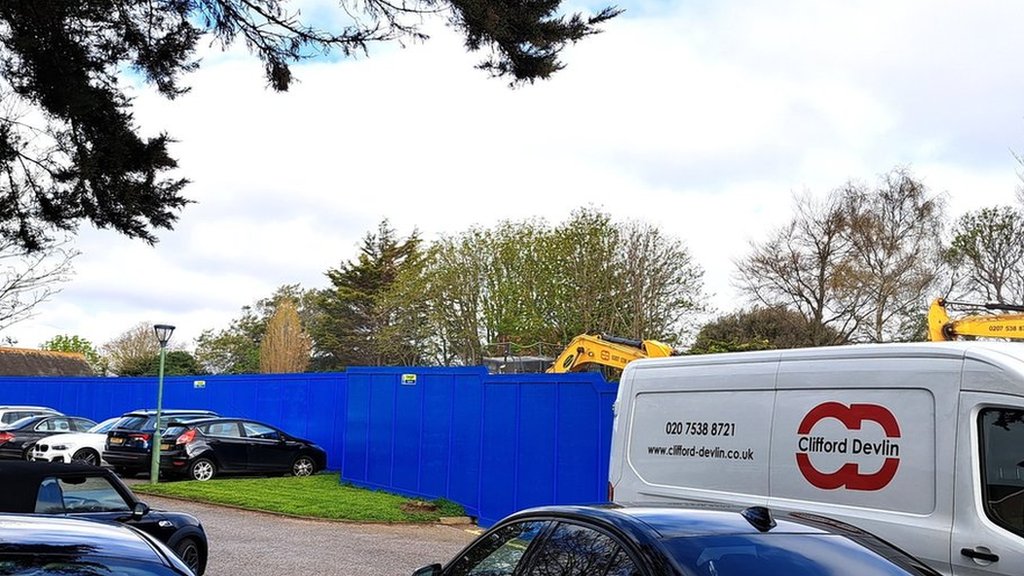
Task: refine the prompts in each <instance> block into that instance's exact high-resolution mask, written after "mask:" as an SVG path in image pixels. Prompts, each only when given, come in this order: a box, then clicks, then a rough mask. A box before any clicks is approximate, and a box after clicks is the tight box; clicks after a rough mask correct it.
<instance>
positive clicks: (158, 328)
mask: <svg viewBox="0 0 1024 576" xmlns="http://www.w3.org/2000/svg"><path fill="white" fill-rule="evenodd" d="M153 331H154V332H156V339H157V340H158V341H159V342H160V347H161V348H166V347H167V343H168V342H170V341H171V333H172V332H174V326H171V325H170V324H154V325H153Z"/></svg>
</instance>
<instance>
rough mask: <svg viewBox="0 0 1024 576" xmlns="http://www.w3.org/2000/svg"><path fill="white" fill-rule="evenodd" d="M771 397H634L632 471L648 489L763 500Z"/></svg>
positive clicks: (687, 394) (717, 394)
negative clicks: (706, 490)
mask: <svg viewBox="0 0 1024 576" xmlns="http://www.w3.org/2000/svg"><path fill="white" fill-rule="evenodd" d="M774 396H775V393H774V392H772V391H771V390H756V391H747V392H743V393H742V394H739V393H736V392H734V391H721V392H660V393H643V394H638V395H637V396H636V397H635V398H634V401H633V408H634V410H635V412H634V414H635V415H639V416H636V417H634V418H633V434H632V435H631V436H630V444H629V462H630V466H632V467H633V469H634V471H635V474H636V476H637V478H639V479H640V480H641V481H642V482H643V483H644V484H646V485H648V486H651V487H659V488H662V489H670V488H672V487H676V486H679V485H680V484H682V485H685V486H694V487H708V488H711V489H713V490H714V491H716V492H731V493H740V494H762V495H763V494H767V493H768V469H769V463H768V457H769V452H768V439H769V438H770V437H771V417H770V407H771V405H772V401H773V398H774Z"/></svg>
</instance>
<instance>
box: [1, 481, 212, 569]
mask: <svg viewBox="0 0 1024 576" xmlns="http://www.w3.org/2000/svg"><path fill="white" fill-rule="evenodd" d="M0 486H2V487H3V490H0V513H21V514H47V515H63V516H68V517H71V518H88V519H92V520H104V521H108V522H118V523H121V524H126V525H128V526H131V527H133V528H137V529H139V530H141V531H143V532H146V533H147V534H149V535H151V536H153V537H154V538H156V539H157V540H159V541H161V542H163V543H164V544H166V545H167V547H168V548H170V549H171V550H173V551H174V552H175V553H176V554H177V555H178V557H180V558H181V560H182V561H183V562H184V563H185V564H186V565H188V566H189V568H190V569H191V570H192V571H193V572H195V573H196V574H202V573H203V571H204V570H205V569H206V559H207V553H208V546H207V540H206V531H205V530H204V529H203V525H202V524H201V523H200V522H199V520H197V519H196V518H195V517H194V516H192V515H189V514H183V513H180V512H165V511H161V510H152V509H150V508H149V506H147V505H146V504H144V503H143V502H141V501H139V499H138V498H136V497H135V494H133V493H132V491H131V489H129V488H128V486H126V485H125V484H124V482H122V481H121V479H120V478H118V477H117V475H116V474H114V473H113V471H111V470H109V469H106V468H99V467H97V466H90V465H87V464H81V463H77V462H72V463H70V464H56V463H52V462H0ZM2 542H4V540H3V538H0V546H2ZM0 574H4V572H3V570H2V569H0Z"/></svg>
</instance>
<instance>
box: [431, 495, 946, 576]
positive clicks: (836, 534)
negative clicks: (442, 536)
mask: <svg viewBox="0 0 1024 576" xmlns="http://www.w3.org/2000/svg"><path fill="white" fill-rule="evenodd" d="M469 575H472V576H513V575H515V576H822V575H827V576H939V574H938V573H937V572H935V571H934V570H932V569H931V568H928V567H927V566H925V565H924V564H922V563H921V562H920V561H918V560H916V559H915V558H913V557H911V556H909V555H907V554H906V553H904V552H902V551H901V550H899V549H897V548H895V547H893V546H892V545H890V544H889V543H887V542H885V541H883V540H880V539H879V538H877V537H875V536H873V535H871V534H869V533H867V532H864V531H862V530H858V529H857V528H854V527H852V526H849V525H847V524H843V523H841V522H837V521H834V520H830V519H828V518H824V517H821V516H816V515H812V514H796V513H792V514H787V515H785V516H782V517H780V518H779V519H778V520H776V519H775V518H773V517H772V514H771V513H770V512H769V510H768V509H766V508H761V507H753V508H746V509H739V508H735V509H733V508H723V507H719V506H708V507H691V508H682V507H679V508H677V507H672V508H653V507H650V508H649V507H616V508H612V507H606V508H605V507H601V508H598V507H578V506H559V507H548V508H535V509H532V510H526V511H524V512H519V513H517V514H513V515H512V516H509V517H508V518H506V519H505V520H503V521H502V522H500V523H499V524H497V525H496V526H494V527H493V528H491V529H490V530H489V531H488V532H487V533H485V534H484V535H482V536H480V537H479V538H477V539H476V541H474V542H473V543H472V544H470V545H469V546H468V547H466V549H465V550H463V551H462V552H461V553H460V554H459V555H458V556H456V557H455V558H454V559H453V560H452V561H451V562H449V563H448V564H447V565H445V566H443V567H442V566H441V565H440V564H434V565H431V566H426V567H424V568H421V569H419V570H417V571H416V572H415V573H414V576H469Z"/></svg>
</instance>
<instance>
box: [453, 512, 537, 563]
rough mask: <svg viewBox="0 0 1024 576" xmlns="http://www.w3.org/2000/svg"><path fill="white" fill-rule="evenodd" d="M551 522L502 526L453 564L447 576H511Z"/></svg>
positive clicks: (528, 522) (479, 541)
mask: <svg viewBox="0 0 1024 576" xmlns="http://www.w3.org/2000/svg"><path fill="white" fill-rule="evenodd" d="M549 524H550V521H548V520H528V521H523V522H514V523H511V524H508V525H506V526H501V527H498V528H496V529H495V530H492V531H491V532H490V533H488V534H486V535H484V536H482V537H481V538H480V539H479V540H477V541H476V542H475V543H474V544H473V545H472V546H471V547H470V548H469V549H468V550H466V551H465V553H463V554H462V555H461V556H459V557H458V558H456V559H455V560H454V561H452V563H451V565H449V567H448V569H447V570H445V571H444V576H512V575H513V574H518V573H520V572H517V571H518V570H521V568H522V566H524V565H525V561H526V560H527V558H528V553H529V551H530V547H531V545H532V544H533V543H534V542H535V541H536V540H537V539H538V537H539V536H540V535H541V534H542V533H543V532H544V530H545V529H546V528H547V527H548V525H549Z"/></svg>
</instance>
